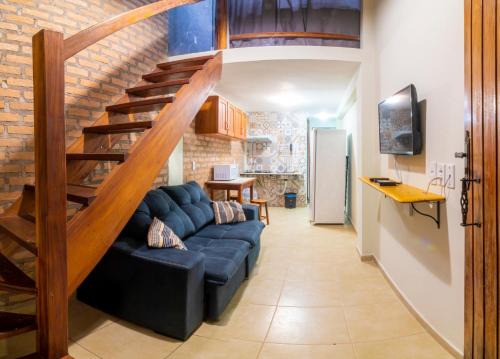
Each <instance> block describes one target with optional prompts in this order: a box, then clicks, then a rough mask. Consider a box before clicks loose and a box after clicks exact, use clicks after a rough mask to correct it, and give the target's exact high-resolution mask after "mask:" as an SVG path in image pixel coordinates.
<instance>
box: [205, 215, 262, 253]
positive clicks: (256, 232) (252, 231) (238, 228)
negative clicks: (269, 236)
mask: <svg viewBox="0 0 500 359" xmlns="http://www.w3.org/2000/svg"><path fill="white" fill-rule="evenodd" d="M263 229H264V223H262V222H260V221H246V222H240V223H233V224H218V225H217V224H209V225H208V226H206V227H205V228H203V229H201V230H200V231H198V232H196V236H197V237H203V238H211V239H239V240H241V241H245V242H248V243H249V244H250V247H251V248H253V247H254V246H255V245H256V243H257V242H258V241H259V238H260V234H261V233H262V230H263Z"/></svg>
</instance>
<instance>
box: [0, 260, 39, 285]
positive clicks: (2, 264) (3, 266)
mask: <svg viewBox="0 0 500 359" xmlns="http://www.w3.org/2000/svg"><path fill="white" fill-rule="evenodd" d="M0 289H2V290H6V291H12V292H20V293H30V294H36V284H35V281H34V280H33V279H31V278H30V277H29V276H28V275H27V274H26V273H24V272H23V271H22V270H21V269H19V268H18V267H17V266H16V265H15V264H14V263H12V262H11V261H10V260H9V259H8V258H7V257H5V256H4V255H3V254H1V253H0Z"/></svg>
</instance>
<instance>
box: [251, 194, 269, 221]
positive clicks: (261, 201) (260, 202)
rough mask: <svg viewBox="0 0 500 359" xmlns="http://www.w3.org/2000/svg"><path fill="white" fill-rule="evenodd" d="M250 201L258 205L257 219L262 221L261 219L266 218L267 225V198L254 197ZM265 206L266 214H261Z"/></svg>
mask: <svg viewBox="0 0 500 359" xmlns="http://www.w3.org/2000/svg"><path fill="white" fill-rule="evenodd" d="M251 203H253V204H256V205H258V206H259V220H260V221H262V220H263V219H265V220H266V222H267V225H269V208H268V206H267V199H254V200H252V201H251ZM263 207H264V208H265V210H266V215H265V216H263V215H262V210H263V209H264V208H263Z"/></svg>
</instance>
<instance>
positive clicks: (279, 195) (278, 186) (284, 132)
mask: <svg viewBox="0 0 500 359" xmlns="http://www.w3.org/2000/svg"><path fill="white" fill-rule="evenodd" d="M249 115H250V123H249V133H248V134H249V135H250V136H269V137H271V138H272V142H255V143H251V142H248V143H247V156H246V170H247V171H252V172H253V171H265V172H271V173H290V172H293V173H299V174H300V175H299V176H287V177H286V178H288V181H285V180H283V179H282V178H283V177H282V176H279V175H276V176H275V175H264V176H258V177H257V178H258V182H257V186H256V191H257V193H258V196H259V197H261V198H265V199H267V200H268V201H269V205H270V206H280V207H283V206H284V196H283V194H284V192H285V191H286V192H295V193H297V194H298V195H297V206H300V207H304V206H306V205H307V203H306V202H307V201H306V189H305V181H306V175H307V118H306V117H304V116H301V115H298V114H285V113H278V112H252V113H250V114H249Z"/></svg>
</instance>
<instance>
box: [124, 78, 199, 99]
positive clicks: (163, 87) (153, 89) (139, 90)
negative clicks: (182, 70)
mask: <svg viewBox="0 0 500 359" xmlns="http://www.w3.org/2000/svg"><path fill="white" fill-rule="evenodd" d="M189 82H190V79H189V78H184V79H176V80H170V81H163V82H158V83H153V84H149V85H141V86H137V87H132V88H129V89H127V90H126V92H127V93H128V94H129V95H132V96H139V97H149V96H159V95H167V94H171V93H173V92H176V91H177V90H178V87H180V86H182V85H187V84H189Z"/></svg>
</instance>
